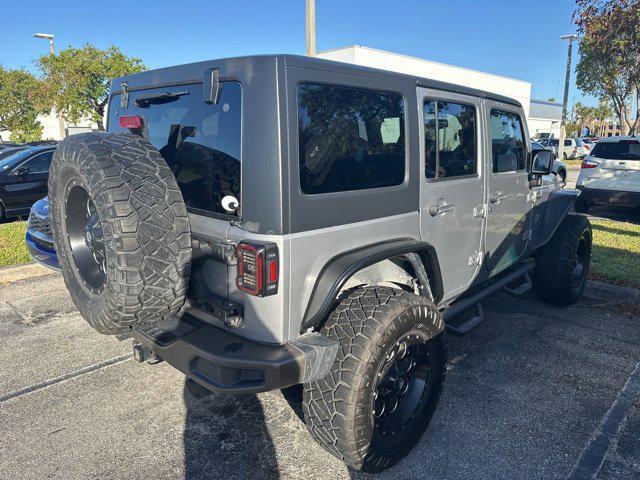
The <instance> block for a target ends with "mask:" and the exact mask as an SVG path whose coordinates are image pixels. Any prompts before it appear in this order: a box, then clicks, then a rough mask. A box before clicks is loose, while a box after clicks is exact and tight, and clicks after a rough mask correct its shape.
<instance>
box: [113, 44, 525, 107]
mask: <svg viewBox="0 0 640 480" xmlns="http://www.w3.org/2000/svg"><path fill="white" fill-rule="evenodd" d="M265 63H267V64H269V63H273V64H275V65H283V66H294V67H301V68H310V69H315V70H322V71H335V72H336V73H343V74H350V75H354V76H362V77H368V78H375V79H379V80H384V81H388V82H395V83H402V84H410V85H414V86H420V87H426V88H432V89H435V90H444V91H448V92H454V93H460V94H464V95H471V96H474V97H480V98H487V99H492V100H495V101H499V102H504V103H508V104H511V105H515V106H517V107H522V104H521V103H520V102H519V101H517V100H516V99H514V98H511V97H507V96H503V95H498V94H495V93H491V92H487V91H484V90H478V89H474V88H470V87H464V86H461V85H456V84H454V83H447V82H441V81H438V80H432V79H428V78H423V77H417V76H413V75H407V74H404V73H398V72H393V71H390V70H383V69H377V68H371V67H363V66H360V65H353V64H350V63H344V62H336V61H334V60H326V59H322V58H317V57H306V56H302V55H289V54H279V55H250V56H243V57H230V58H222V59H217V60H206V61H202V62H195V63H188V64H184V65H176V66H173V67H165V68H159V69H155V70H147V71H145V72H140V73H134V74H130V75H125V76H122V77H118V78H115V79H114V80H113V81H112V84H111V85H112V86H111V93H112V94H114V93H118V92H119V91H120V85H121V84H122V83H124V82H126V83H127V84H128V87H129V89H130V90H136V89H144V88H154V87H155V88H157V87H162V86H168V85H172V84H186V83H201V82H202V79H203V76H204V72H205V71H206V70H208V69H210V68H219V69H220V71H221V72H224V71H225V70H230V69H232V70H234V71H245V72H255V69H253V68H252V67H253V66H255V65H258V64H263V65H264V64H265ZM221 74H222V75H224V74H223V73H221Z"/></svg>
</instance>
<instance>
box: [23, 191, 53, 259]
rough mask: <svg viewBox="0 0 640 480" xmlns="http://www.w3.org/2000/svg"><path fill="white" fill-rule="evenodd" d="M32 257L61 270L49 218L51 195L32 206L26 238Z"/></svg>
mask: <svg viewBox="0 0 640 480" xmlns="http://www.w3.org/2000/svg"><path fill="white" fill-rule="evenodd" d="M25 241H26V243H27V248H28V249H29V253H30V254H31V257H32V258H33V259H34V260H35V261H36V262H38V263H40V264H42V265H44V266H45V267H49V268H52V269H54V270H57V271H59V270H60V268H59V267H58V256H57V255H56V251H55V248H54V246H53V232H52V231H51V220H50V219H49V197H44V198H43V199H41V200H38V201H37V202H36V203H34V204H33V206H32V207H31V212H30V213H29V221H28V223H27V236H26V239H25Z"/></svg>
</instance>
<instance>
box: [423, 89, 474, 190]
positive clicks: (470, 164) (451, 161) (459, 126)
mask: <svg viewBox="0 0 640 480" xmlns="http://www.w3.org/2000/svg"><path fill="white" fill-rule="evenodd" d="M423 114H424V140H425V142H424V146H425V174H426V176H427V178H452V177H461V176H465V175H474V174H475V173H476V165H477V141H476V109H475V108H474V107H472V106H471V105H462V104H459V103H452V102H436V101H434V100H428V101H426V102H425V103H424V113H423ZM436 119H437V121H436Z"/></svg>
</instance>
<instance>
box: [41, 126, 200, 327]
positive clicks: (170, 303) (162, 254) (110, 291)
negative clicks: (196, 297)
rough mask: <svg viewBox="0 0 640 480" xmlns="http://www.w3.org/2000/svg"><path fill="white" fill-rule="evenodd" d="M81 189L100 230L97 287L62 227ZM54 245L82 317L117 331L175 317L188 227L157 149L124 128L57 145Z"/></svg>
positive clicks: (52, 181)
mask: <svg viewBox="0 0 640 480" xmlns="http://www.w3.org/2000/svg"><path fill="white" fill-rule="evenodd" d="M72 185H77V186H80V187H82V188H83V189H84V190H85V191H86V193H87V194H88V196H89V198H90V199H91V200H92V201H93V203H94V204H95V208H96V211H97V215H98V216H99V220H100V223H101V225H102V230H103V234H104V237H103V238H104V252H105V259H106V260H105V262H104V268H105V270H106V273H105V280H104V286H103V288H102V289H101V290H100V291H96V289H92V288H90V286H89V285H88V284H87V282H86V281H85V279H84V278H83V276H82V275H81V274H80V273H79V270H78V268H77V265H76V262H75V261H74V258H73V251H72V250H71V246H70V243H69V239H68V234H67V233H68V232H67V221H66V218H67V195H68V192H69V189H70V188H73V187H72ZM49 199H50V214H51V221H52V227H53V234H54V235H53V236H54V241H55V248H56V252H57V254H58V262H59V265H60V268H61V270H62V275H63V278H64V281H65V283H66V285H67V288H68V290H69V292H70V294H71V298H72V299H73V301H74V303H75V304H76V306H77V307H78V310H79V311H80V313H81V314H82V316H83V317H84V318H85V319H86V320H87V322H88V323H89V324H90V325H91V326H92V327H94V328H95V329H96V330H98V331H99V332H101V333H104V334H120V333H123V332H126V331H128V330H130V329H132V328H135V327H138V326H145V325H150V324H153V323H157V322H160V321H163V320H165V319H167V318H170V317H171V316H173V315H175V314H176V313H177V312H178V311H179V310H180V309H181V307H182V306H183V304H184V300H185V296H186V292H187V287H188V283H189V273H190V263H191V232H190V226H189V218H188V215H187V210H186V206H185V203H184V200H183V198H182V194H181V193H180V189H179V188H178V184H177V183H176V180H175V178H174V176H173V174H172V173H171V170H170V169H169V167H168V166H167V164H166V162H165V160H164V159H163V158H162V156H161V155H160V153H159V152H158V150H156V149H155V148H154V147H153V145H151V144H150V143H149V142H147V141H146V140H145V139H143V138H141V137H138V136H134V135H130V134H125V133H105V132H92V133H84V134H78V135H72V136H69V137H67V138H66V139H65V140H64V141H63V142H61V143H60V144H59V145H58V148H57V150H56V152H55V154H54V156H53V160H52V165H51V173H50V176H49Z"/></svg>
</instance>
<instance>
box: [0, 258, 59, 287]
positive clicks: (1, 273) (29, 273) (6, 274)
mask: <svg viewBox="0 0 640 480" xmlns="http://www.w3.org/2000/svg"><path fill="white" fill-rule="evenodd" d="M55 273H56V272H55V271H54V270H51V269H49V268H47V267H44V266H42V265H40V264H38V263H35V262H31V263H23V264H21V265H13V266H11V267H0V285H7V284H10V283H14V282H19V281H20V280H28V279H30V278H37V277H44V276H46V275H54V274H55Z"/></svg>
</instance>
